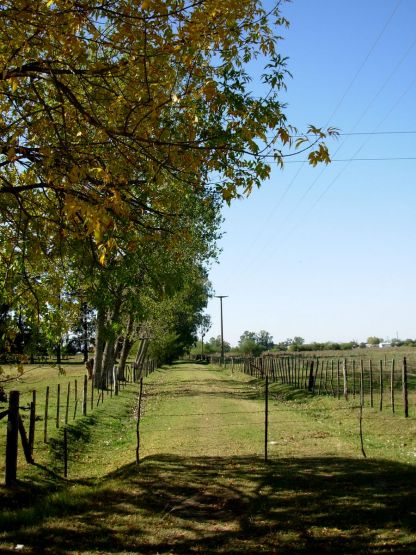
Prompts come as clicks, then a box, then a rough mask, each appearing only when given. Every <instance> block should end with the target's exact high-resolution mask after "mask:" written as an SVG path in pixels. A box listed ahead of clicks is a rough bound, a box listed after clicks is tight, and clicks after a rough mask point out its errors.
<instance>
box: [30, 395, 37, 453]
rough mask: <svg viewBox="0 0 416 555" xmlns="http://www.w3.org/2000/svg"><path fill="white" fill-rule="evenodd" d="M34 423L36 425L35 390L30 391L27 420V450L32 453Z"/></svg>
mask: <svg viewBox="0 0 416 555" xmlns="http://www.w3.org/2000/svg"><path fill="white" fill-rule="evenodd" d="M35 425H36V390H35V389H34V390H33V391H32V402H31V403H30V420H29V451H30V455H31V456H32V455H33V447H34V445H35Z"/></svg>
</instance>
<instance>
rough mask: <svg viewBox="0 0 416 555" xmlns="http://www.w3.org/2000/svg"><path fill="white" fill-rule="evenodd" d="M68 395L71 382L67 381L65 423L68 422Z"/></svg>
mask: <svg viewBox="0 0 416 555" xmlns="http://www.w3.org/2000/svg"><path fill="white" fill-rule="evenodd" d="M70 395H71V382H68V387H67V390H66V410H65V424H68V418H69V399H70Z"/></svg>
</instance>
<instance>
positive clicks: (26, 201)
mask: <svg viewBox="0 0 416 555" xmlns="http://www.w3.org/2000/svg"><path fill="white" fill-rule="evenodd" d="M286 25H287V21H286V20H285V18H284V17H282V16H281V14H280V12H279V4H276V6H275V7H274V8H273V9H272V10H271V11H270V12H266V10H265V8H264V7H263V6H262V3H261V2H260V1H253V0H241V1H239V2H229V3H228V4H227V9H226V10H225V9H224V8H223V3H222V2H220V1H219V0H211V1H210V2H188V3H187V2H186V1H184V0H181V1H179V2H178V1H177V0H165V1H163V2H162V1H161V0H153V1H145V2H136V1H135V0H123V1H121V0H110V1H108V0H106V1H103V0H99V1H98V2H95V1H92V0H82V2H79V1H78V0H55V1H54V2H34V3H30V4H28V3H27V2H26V1H25V0H6V1H5V2H4V3H3V7H2V10H1V12H0V40H1V43H2V44H3V49H2V51H1V53H0V67H1V70H2V71H1V72H0V75H1V77H0V93H1V94H0V108H1V113H2V119H1V121H0V156H1V170H2V171H1V174H0V179H1V187H0V196H1V201H0V212H3V211H5V210H7V206H8V205H13V206H14V208H15V209H16V210H17V211H23V213H24V214H26V215H27V216H29V217H30V219H31V220H33V221H34V222H36V221H38V220H39V218H43V219H44V218H45V217H47V218H48V221H49V224H50V226H51V228H53V227H54V226H55V227H56V228H57V230H58V231H59V230H63V231H64V233H65V234H68V233H80V234H82V235H84V236H88V237H91V239H92V240H93V241H94V242H95V243H96V245H97V247H98V248H99V251H100V260H102V261H104V259H105V256H106V254H107V253H108V251H111V250H113V249H114V248H115V245H116V243H117V237H118V229H119V226H118V225H117V222H118V221H119V220H122V221H123V222H124V224H125V226H127V227H128V226H129V225H133V226H136V225H139V226H142V227H143V228H144V229H148V230H154V229H155V228H156V229H159V228H160V224H159V221H158V220H160V219H167V220H169V218H170V217H173V216H174V215H175V214H177V210H175V208H174V206H172V201H173V200H174V199H175V198H178V196H185V195H189V194H192V193H193V192H194V191H196V190H199V189H201V188H205V189H206V188H210V189H213V190H217V191H218V192H219V193H220V194H221V196H222V198H223V199H224V200H226V201H227V202H229V201H230V200H231V199H232V198H235V197H236V196H239V195H240V194H242V193H249V192H250V191H251V190H252V188H253V187H254V186H260V184H261V181H262V180H264V179H265V178H267V177H268V176H269V173H270V160H269V158H268V157H270V158H271V159H272V160H273V159H274V160H277V161H278V162H279V163H281V164H283V160H284V153H283V152H282V148H283V147H284V146H285V145H286V146H290V145H291V144H292V135H293V131H294V130H293V128H292V127H291V126H290V125H289V124H288V122H287V120H286V116H285V114H284V111H283V108H284V105H283V104H282V103H281V101H280V98H279V95H280V91H281V89H282V88H284V87H285V78H286V76H287V70H286V60H285V59H284V58H282V56H281V55H280V54H279V53H278V50H277V46H278V36H279V35H278V33H277V32H276V31H277V29H278V28H279V27H282V26H286ZM252 60H257V64H260V62H261V61H262V60H264V64H263V65H264V69H263V73H261V75H260V79H261V81H262V83H263V85H264V91H265V92H264V94H263V95H262V97H261V98H257V97H255V96H254V95H253V94H252V93H251V92H250V91H249V88H248V83H249V81H250V77H251V76H250V74H249V73H248V69H247V68H248V64H249V63H250V62H251V61H252ZM329 132H330V133H333V130H330V131H329ZM270 133H272V134H273V139H272V140H271V141H270V140H269V139H268V138H267V137H268V136H270ZM309 137H312V139H310V138H309ZM323 138H325V132H324V131H322V130H321V129H319V128H316V127H313V126H310V128H309V132H308V134H307V135H306V136H305V137H300V138H298V139H297V140H296V145H297V146H298V147H300V146H301V145H302V147H305V142H306V145H307V146H306V148H308V147H309V146H312V145H313V147H314V150H312V151H311V152H310V154H309V159H310V163H311V164H313V165H315V164H316V163H317V162H318V161H323V162H326V163H328V161H329V156H328V151H327V149H326V147H325V145H324V144H323V143H322V139H323ZM167 183H170V187H171V191H169V190H167V189H166V185H167ZM173 204H174V203H173ZM153 219H154V220H156V221H155V222H154V223H152V220H153Z"/></svg>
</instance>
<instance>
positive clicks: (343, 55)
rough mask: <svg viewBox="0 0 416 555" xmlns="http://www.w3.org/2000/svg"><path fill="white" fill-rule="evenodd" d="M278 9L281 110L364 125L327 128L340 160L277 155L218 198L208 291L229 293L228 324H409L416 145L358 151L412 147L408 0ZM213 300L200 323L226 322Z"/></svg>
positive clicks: (414, 5)
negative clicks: (219, 234) (218, 224)
mask: <svg viewBox="0 0 416 555" xmlns="http://www.w3.org/2000/svg"><path fill="white" fill-rule="evenodd" d="M282 12H283V14H284V15H285V16H286V17H287V18H288V19H289V21H290V24H291V25H290V28H289V30H287V31H285V32H284V36H285V40H284V41H283V42H282V43H281V50H282V53H283V54H284V55H287V56H288V57H289V61H288V69H289V70H290V71H291V73H292V74H293V79H290V80H289V81H288V90H287V93H286V94H285V96H284V98H283V99H284V100H285V101H286V102H287V103H288V107H287V110H286V112H287V115H288V120H289V121H290V122H291V123H292V124H294V125H296V126H297V127H298V128H299V129H300V130H302V129H305V128H306V127H307V125H308V124H310V123H313V124H315V125H317V126H325V125H327V124H329V125H331V126H335V127H338V128H339V129H340V130H341V132H342V133H372V134H368V135H367V134H365V135H364V134H363V135H361V134H356V135H342V136H340V137H339V139H338V140H330V141H328V146H329V148H330V151H331V155H332V157H333V159H334V160H347V161H346V162H344V161H334V162H333V163H332V164H331V165H330V166H328V167H325V168H324V167H323V166H319V167H318V168H311V167H309V166H308V165H306V164H302V163H290V164H287V165H286V166H285V169H284V170H283V171H281V170H280V169H278V168H277V167H275V168H274V169H273V172H272V176H271V179H270V180H268V181H266V182H264V184H263V186H262V187H261V189H259V190H256V191H254V193H253V194H252V195H251V196H250V197H249V198H247V199H244V200H242V201H236V202H234V203H233V204H232V206H231V207H229V208H228V207H225V208H224V218H225V222H224V225H223V231H224V237H223V239H222V240H221V242H220V247H221V248H222V253H221V255H220V261H219V264H217V265H215V266H214V267H213V268H212V270H211V272H210V279H211V282H212V285H213V288H214V290H215V292H216V294H218V295H229V297H228V298H227V299H224V305H223V306H224V338H225V339H226V340H227V341H229V342H231V344H233V345H235V344H237V342H238V340H239V337H240V335H241V334H242V333H243V332H244V331H245V330H250V331H255V332H258V331H259V330H261V329H265V330H267V331H268V332H269V333H270V334H271V335H272V336H273V337H274V340H275V341H276V342H277V341H281V340H283V339H285V338H287V337H293V336H295V335H298V336H302V337H304V338H305V339H306V341H326V340H333V341H344V340H345V341H347V340H351V339H355V340H358V341H363V340H365V339H366V338H367V337H368V336H370V335H377V336H380V337H383V338H384V339H386V338H392V337H395V336H396V334H398V336H399V337H401V338H407V337H413V338H414V337H416V279H415V278H416V259H415V238H416V234H415V231H416V159H414V160H404V159H402V160H377V161H374V160H371V161H369V160H359V159H363V158H367V159H368V158H416V148H415V147H416V1H415V0H360V1H358V0H349V1H348V2H345V1H341V0H293V2H291V3H288V4H284V5H283V7H282ZM255 88H256V84H255V83H253V91H255ZM385 132H388V133H385ZM391 132H395V133H391ZM398 132H400V133H398ZM403 132H413V133H403ZM303 159H304V156H302V155H299V156H298V157H296V160H299V161H301V160H303ZM292 160H293V158H292ZM219 308H220V307H219V300H218V299H212V300H211V301H210V302H209V304H208V307H207V313H208V314H210V315H211V318H212V328H211V330H210V331H209V333H208V337H212V336H217V335H219V334H220V318H219V313H220V309H219Z"/></svg>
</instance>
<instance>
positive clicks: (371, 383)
mask: <svg viewBox="0 0 416 555" xmlns="http://www.w3.org/2000/svg"><path fill="white" fill-rule="evenodd" d="M368 365H369V370H370V407H371V408H372V407H374V397H373V364H372V362H371V358H370V360H369V361H368Z"/></svg>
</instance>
